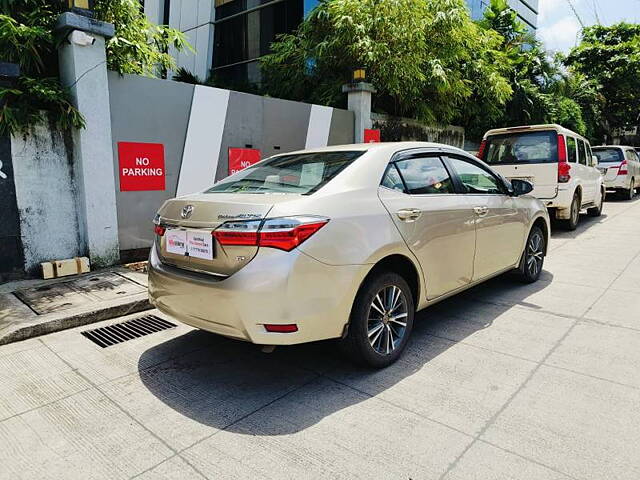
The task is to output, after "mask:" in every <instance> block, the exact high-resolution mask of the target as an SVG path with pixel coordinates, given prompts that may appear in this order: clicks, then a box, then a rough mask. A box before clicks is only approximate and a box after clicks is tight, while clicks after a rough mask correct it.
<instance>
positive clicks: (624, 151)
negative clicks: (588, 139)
mask: <svg viewBox="0 0 640 480" xmlns="http://www.w3.org/2000/svg"><path fill="white" fill-rule="evenodd" d="M593 154H594V155H595V156H596V157H598V169H599V170H600V171H601V172H602V175H604V182H605V185H606V187H607V190H612V191H615V192H617V193H618V194H620V195H621V196H622V197H623V198H626V199H628V200H631V199H633V197H634V195H635V193H636V187H640V158H638V154H637V153H636V150H635V148H633V147H622V146H620V145H608V146H602V147H593Z"/></svg>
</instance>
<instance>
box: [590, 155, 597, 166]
mask: <svg viewBox="0 0 640 480" xmlns="http://www.w3.org/2000/svg"><path fill="white" fill-rule="evenodd" d="M591 166H592V167H597V166H598V157H596V156H595V155H592V156H591Z"/></svg>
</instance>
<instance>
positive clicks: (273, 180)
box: [205, 151, 365, 195]
mask: <svg viewBox="0 0 640 480" xmlns="http://www.w3.org/2000/svg"><path fill="white" fill-rule="evenodd" d="M363 153H365V152H364V151H359V152H323V153H304V154H298V155H283V156H279V157H274V158H271V159H269V160H265V161H264V162H261V163H259V164H257V165H255V166H252V167H248V168H246V169H244V170H242V171H240V172H238V173H235V174H233V175H231V176H230V177H227V178H225V179H224V180H222V181H220V182H218V183H216V184H215V185H214V186H213V187H211V188H210V189H209V190H207V191H206V192H205V193H296V194H302V195H306V194H311V193H313V192H315V191H316V190H318V189H319V188H320V187H322V186H323V185H325V184H327V183H328V182H329V181H330V180H331V179H332V178H334V177H335V176H336V175H338V174H339V173H340V172H341V171H342V170H344V168H345V167H346V166H347V165H349V164H350V163H351V162H353V161H354V160H355V159H356V158H358V157H360V156H361V155H362V154H363Z"/></svg>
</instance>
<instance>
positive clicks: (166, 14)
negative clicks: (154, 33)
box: [162, 0, 171, 25]
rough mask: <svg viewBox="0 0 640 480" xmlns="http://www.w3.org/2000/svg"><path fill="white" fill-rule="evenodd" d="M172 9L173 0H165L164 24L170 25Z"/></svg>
mask: <svg viewBox="0 0 640 480" xmlns="http://www.w3.org/2000/svg"><path fill="white" fill-rule="evenodd" d="M170 10H171V0H164V9H163V10H162V23H163V25H169V18H170Z"/></svg>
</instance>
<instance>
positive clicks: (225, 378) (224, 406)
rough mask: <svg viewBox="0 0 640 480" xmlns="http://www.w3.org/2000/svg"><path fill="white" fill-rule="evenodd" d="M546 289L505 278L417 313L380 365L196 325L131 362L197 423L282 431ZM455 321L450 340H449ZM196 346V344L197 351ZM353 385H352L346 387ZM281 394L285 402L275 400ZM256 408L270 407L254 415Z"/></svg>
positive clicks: (388, 383) (389, 378) (371, 392)
mask: <svg viewBox="0 0 640 480" xmlns="http://www.w3.org/2000/svg"><path fill="white" fill-rule="evenodd" d="M545 273H546V276H547V277H549V276H550V274H549V273H548V272H545ZM547 287H549V282H548V281H540V282H537V283H535V284H533V285H522V284H520V283H518V282H517V281H512V279H511V277H509V276H508V275H505V276H501V277H498V278H496V279H493V280H491V281H489V282H487V283H485V284H483V285H480V286H477V287H474V288H473V289H471V290H468V291H467V292H464V293H462V294H460V295H457V296H455V297H452V298H450V299H448V300H445V301H443V302H441V303H439V304H437V305H434V306H433V307H430V308H428V309H426V310H424V311H422V312H420V313H419V314H418V315H417V317H416V323H415V327H414V330H413V334H412V338H411V340H410V342H409V345H408V347H407V350H406V351H405V354H404V355H403V357H402V358H401V359H400V360H399V361H398V362H397V363H396V364H394V365H392V366H391V367H389V368H387V369H385V370H380V371H372V370H370V369H365V368H360V367H356V366H354V365H353V364H352V363H350V362H349V361H346V360H343V359H342V358H341V356H340V355H339V353H338V351H337V349H336V348H335V347H336V346H335V343H334V342H332V341H327V342H318V343H314V344H306V345H298V346H292V347H280V348H278V349H276V351H275V352H274V353H272V354H262V353H261V352H260V350H259V347H256V346H255V345H251V344H248V343H244V342H239V341H234V340H229V339H226V338H223V337H219V336H217V335H214V334H210V333H207V332H203V331H192V332H189V333H187V334H185V335H182V336H180V337H177V338H174V339H172V340H170V341H168V342H165V343H162V344H160V345H157V346H155V347H153V348H151V349H149V350H147V351H146V352H144V353H143V354H142V356H141V357H140V360H139V363H138V369H139V373H140V377H141V379H142V381H143V383H144V385H145V386H146V388H147V389H148V390H149V391H150V392H151V393H152V394H153V395H154V396H156V397H157V398H158V399H159V400H161V401H162V402H164V403H165V404H166V405H167V406H169V407H170V408H171V409H173V410H175V411H177V412H179V413H180V414H182V415H184V416H186V417H188V418H190V419H192V420H194V421H196V422H198V423H201V424H205V425H208V426H212V427H215V428H218V429H225V430H229V431H232V432H237V433H241V434H246V435H261V436H273V435H287V434H291V433H295V432H299V431H302V430H304V429H306V428H308V427H310V426H312V425H315V424H316V423H318V422H320V421H321V420H322V419H323V418H325V417H327V416H329V415H331V414H333V413H335V412H337V411H340V410H342V409H344V408H347V407H349V406H351V405H354V404H357V403H360V402H362V401H365V400H367V399H368V398H370V396H375V395H377V394H379V393H381V392H383V391H385V390H386V389H388V388H390V387H392V386H394V385H396V384H397V383H399V382H401V381H402V380H404V379H405V378H407V377H410V376H412V375H413V374H415V373H416V372H417V371H419V370H421V369H422V368H423V367H424V366H425V365H426V364H428V363H429V362H431V361H432V360H433V359H434V358H436V357H438V356H439V355H441V354H442V353H443V352H445V351H446V350H448V349H449V348H451V347H453V346H455V345H456V344H457V343H458V342H461V341H463V340H464V339H465V338H467V337H468V336H470V335H473V334H474V333H475V332H478V331H479V330H483V329H487V328H490V327H491V325H492V323H493V321H494V319H495V318H497V317H499V316H500V315H501V314H502V313H504V312H505V311H507V310H510V309H511V308H512V305H514V304H525V305H526V302H524V300H525V299H526V298H527V297H528V296H529V295H532V294H533V293H536V292H538V291H540V290H542V289H544V288H547ZM485 294H486V295H491V298H495V297H496V296H498V297H499V296H500V295H501V294H502V295H504V296H505V298H507V297H508V302H509V303H506V302H505V303H504V304H500V302H498V303H491V304H488V303H483V302H482V301H477V300H474V298H475V299H482V298H483V296H484V295H485ZM452 328H453V329H455V332H456V334H455V337H456V338H455V339H452V338H449V337H448V333H449V331H450V330H451V329H452ZM194 343H197V344H200V345H202V348H201V349H200V350H198V351H196V352H194V351H193V345H194ZM160 350H161V351H163V352H167V351H171V353H172V357H173V358H174V359H172V360H169V361H167V362H165V363H163V364H160V365H156V366H154V367H151V368H145V365H149V364H150V362H149V361H147V360H149V359H150V358H153V357H155V356H156V355H157V354H158V351H160ZM307 384H309V386H308V387H306V386H305V385H307ZM353 384H356V385H357V387H356V390H353V389H351V388H346V387H345V385H353ZM301 387H302V388H301ZM293 391H295V393H291V392H293ZM286 395H289V398H288V401H287V402H277V400H278V399H280V398H282V397H284V396H286ZM263 407H266V408H267V409H268V413H265V412H264V411H263V412H261V413H262V414H256V415H254V416H251V414H252V413H254V412H256V411H258V410H260V409H262V408H263ZM250 416H251V418H247V417H250ZM245 419H246V420H245ZM373 420H374V419H372V421H373Z"/></svg>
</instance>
